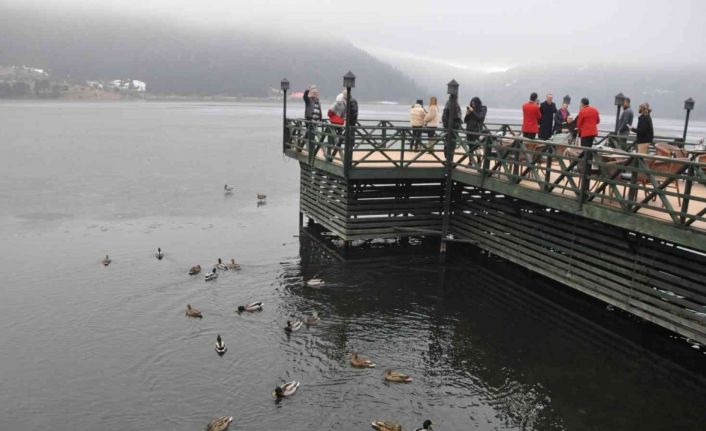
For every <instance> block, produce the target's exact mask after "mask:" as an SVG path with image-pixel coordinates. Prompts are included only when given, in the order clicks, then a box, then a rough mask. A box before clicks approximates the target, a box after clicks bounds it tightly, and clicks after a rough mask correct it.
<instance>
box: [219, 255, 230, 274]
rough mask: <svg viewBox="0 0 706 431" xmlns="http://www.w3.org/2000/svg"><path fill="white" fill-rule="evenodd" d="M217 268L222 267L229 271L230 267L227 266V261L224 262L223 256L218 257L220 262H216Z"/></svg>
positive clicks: (221, 268)
mask: <svg viewBox="0 0 706 431" xmlns="http://www.w3.org/2000/svg"><path fill="white" fill-rule="evenodd" d="M216 268H218V269H220V270H221V271H227V270H228V267H227V266H226V264H225V263H223V260H221V258H220V257H219V258H218V263H217V264H216Z"/></svg>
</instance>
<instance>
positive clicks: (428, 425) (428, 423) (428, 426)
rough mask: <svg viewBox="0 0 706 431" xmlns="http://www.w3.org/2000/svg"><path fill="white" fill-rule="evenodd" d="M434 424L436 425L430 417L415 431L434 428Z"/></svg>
mask: <svg viewBox="0 0 706 431" xmlns="http://www.w3.org/2000/svg"><path fill="white" fill-rule="evenodd" d="M432 425H434V423H433V422H432V421H430V420H429V419H427V420H425V421H424V423H423V424H422V427H421V428H417V429H415V430H414V431H426V430H433V429H434V428H432Z"/></svg>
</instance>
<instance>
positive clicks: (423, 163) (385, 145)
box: [284, 119, 706, 231]
mask: <svg viewBox="0 0 706 431" xmlns="http://www.w3.org/2000/svg"><path fill="white" fill-rule="evenodd" d="M516 127H517V126H516V125H510V124H488V125H487V128H486V129H485V130H484V131H483V133H469V132H466V131H465V130H455V131H454V132H453V139H451V143H452V147H453V148H452V150H453V151H451V152H449V153H448V154H446V153H445V151H444V150H445V146H446V138H447V136H446V135H447V133H446V131H445V130H444V129H413V128H411V127H409V126H408V123H407V122H401V121H400V122H395V121H389V120H372V121H371V120H361V121H359V122H358V124H357V125H356V126H355V127H351V134H350V136H351V138H350V141H351V142H350V143H347V142H346V141H347V139H346V127H345V126H337V125H332V124H330V123H327V122H319V123H314V122H308V121H304V120H297V119H288V120H287V122H286V130H287V132H286V133H285V142H284V150H285V152H286V153H288V154H290V155H294V156H297V157H298V158H299V159H300V160H306V161H308V163H309V164H312V165H313V164H314V162H315V161H316V162H317V163H318V164H319V165H321V164H324V165H330V166H331V167H333V168H336V169H338V170H339V171H340V173H341V176H343V177H346V178H347V177H349V176H350V175H351V174H352V173H355V174H356V175H357V177H356V178H362V177H365V175H368V176H369V177H370V178H374V177H375V176H376V175H380V173H381V172H383V171H393V172H394V173H400V172H403V171H410V170H412V169H424V168H429V169H433V173H434V175H437V176H439V177H443V175H444V171H443V169H441V168H443V167H445V166H447V164H450V165H451V167H452V172H453V179H455V180H461V181H463V178H471V179H474V180H473V181H474V182H475V184H474V185H479V186H481V187H483V186H486V187H490V185H491V183H492V184H495V185H496V186H502V187H501V188H502V190H508V188H507V187H508V186H513V187H517V186H521V187H523V188H524V189H529V190H530V191H532V192H534V193H533V194H532V195H531V196H532V198H531V200H533V201H534V202H536V203H540V204H546V205H547V206H554V207H556V205H553V204H554V203H556V202H557V198H559V199H561V201H571V202H573V205H576V206H578V207H583V206H585V205H590V206H600V207H604V208H609V209H612V210H616V211H619V212H621V213H623V214H627V215H638V216H644V217H649V218H651V219H659V220H662V221H664V222H665V223H671V224H672V225H677V226H681V227H685V228H689V229H697V230H699V231H706V155H703V154H702V152H699V151H696V150H693V151H686V150H683V149H680V148H677V145H683V143H681V142H680V140H679V139H674V138H672V139H671V140H665V139H664V138H662V139H661V141H662V143H660V144H658V145H656V147H655V145H652V146H651V150H652V151H654V150H658V152H659V151H662V153H661V154H663V155H658V154H641V153H635V152H626V151H623V150H620V149H619V148H621V147H622V148H631V147H632V146H633V144H634V142H633V139H634V137H630V138H628V139H627V140H626V142H621V140H620V139H621V138H619V137H617V136H615V135H613V134H607V135H602V136H599V137H598V138H597V139H596V142H595V144H594V145H596V146H598V147H595V146H594V148H591V149H585V148H582V147H579V146H576V145H571V143H570V142H568V141H566V140H563V141H538V140H530V139H525V138H522V137H521V136H519V133H518V132H517V129H516ZM419 132H421V136H420V135H419ZM614 147H615V148H614ZM687 148H693V147H691V146H690V145H689V143H687ZM449 155H451V156H450V157H449ZM496 191H500V190H498V188H497V187H496ZM528 196H529V195H528ZM638 218H639V217H638Z"/></svg>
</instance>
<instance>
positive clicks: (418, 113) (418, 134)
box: [409, 99, 427, 150]
mask: <svg viewBox="0 0 706 431" xmlns="http://www.w3.org/2000/svg"><path fill="white" fill-rule="evenodd" d="M423 103H424V101H423V100H422V99H417V102H416V103H415V104H414V105H412V107H411V108H410V109H409V124H410V125H411V126H412V149H413V150H419V147H421V145H422V128H423V127H424V118H425V117H426V115H427V111H425V110H424V107H423V106H422V104H423Z"/></svg>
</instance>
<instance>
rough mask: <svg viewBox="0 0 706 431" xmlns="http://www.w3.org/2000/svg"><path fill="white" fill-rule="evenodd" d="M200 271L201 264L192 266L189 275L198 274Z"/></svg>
mask: <svg viewBox="0 0 706 431" xmlns="http://www.w3.org/2000/svg"><path fill="white" fill-rule="evenodd" d="M199 272H201V265H196V266H192V267H191V269H189V275H196V274H198V273H199Z"/></svg>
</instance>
